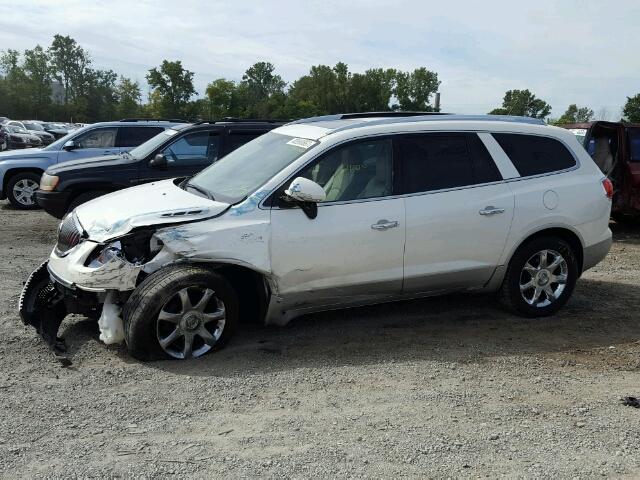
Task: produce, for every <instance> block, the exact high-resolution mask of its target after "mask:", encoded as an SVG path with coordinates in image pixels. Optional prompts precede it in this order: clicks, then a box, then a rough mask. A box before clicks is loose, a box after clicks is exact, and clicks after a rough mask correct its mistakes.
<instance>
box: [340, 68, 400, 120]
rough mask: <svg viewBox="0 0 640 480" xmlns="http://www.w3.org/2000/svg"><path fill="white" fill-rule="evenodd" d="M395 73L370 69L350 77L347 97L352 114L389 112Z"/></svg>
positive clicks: (389, 70)
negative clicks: (349, 100) (348, 97)
mask: <svg viewBox="0 0 640 480" xmlns="http://www.w3.org/2000/svg"><path fill="white" fill-rule="evenodd" d="M396 75H397V72H396V70H394V69H392V68H388V69H386V70H385V69H383V68H371V69H369V70H366V71H365V72H364V73H354V74H353V75H352V76H351V82H350V86H349V94H350V95H349V96H350V98H351V102H352V104H351V107H353V108H352V109H353V111H354V112H375V111H387V110H391V107H390V105H389V103H390V101H391V96H392V95H393V92H394V89H395V78H396Z"/></svg>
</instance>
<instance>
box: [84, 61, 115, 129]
mask: <svg viewBox="0 0 640 480" xmlns="http://www.w3.org/2000/svg"><path fill="white" fill-rule="evenodd" d="M117 80H118V75H117V74H116V72H114V71H113V70H92V69H87V70H86V71H85V74H84V81H85V85H84V86H83V89H84V91H85V95H84V99H85V100H86V104H85V105H84V108H83V109H82V110H79V111H78V113H77V115H79V119H81V120H84V121H90V120H91V121H96V120H98V121H104V120H113V119H114V118H115V116H116V111H117V108H118V97H117V92H116V81H117Z"/></svg>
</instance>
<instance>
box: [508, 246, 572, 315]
mask: <svg viewBox="0 0 640 480" xmlns="http://www.w3.org/2000/svg"><path fill="white" fill-rule="evenodd" d="M568 272H569V267H568V266H567V261H566V260H565V259H564V257H563V256H562V255H561V254H560V253H558V252H556V251H555V250H541V251H539V252H538V253H535V254H533V255H532V256H531V257H530V258H529V260H527V262H526V263H525V264H524V267H523V269H522V272H521V273H520V294H521V295H522V298H524V300H525V302H527V303H528V304H529V305H531V306H533V307H537V308H542V307H546V306H547V305H551V304H552V303H553V302H554V301H556V300H557V299H558V298H559V297H560V295H562V292H563V291H564V289H565V287H566V285H567V276H568Z"/></svg>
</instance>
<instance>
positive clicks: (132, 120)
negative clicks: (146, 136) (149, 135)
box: [118, 118, 189, 123]
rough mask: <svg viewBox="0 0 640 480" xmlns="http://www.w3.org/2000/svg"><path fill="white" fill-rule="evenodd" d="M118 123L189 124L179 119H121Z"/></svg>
mask: <svg viewBox="0 0 640 480" xmlns="http://www.w3.org/2000/svg"><path fill="white" fill-rule="evenodd" d="M118 121H119V122H174V123H189V122H188V121H187V120H182V119H181V118H123V119H122V120H118Z"/></svg>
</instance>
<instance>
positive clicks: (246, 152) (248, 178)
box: [189, 132, 317, 203]
mask: <svg viewBox="0 0 640 480" xmlns="http://www.w3.org/2000/svg"><path fill="white" fill-rule="evenodd" d="M315 145H317V142H316V141H313V140H308V139H306V138H294V137H289V136H287V135H282V134H280V133H275V132H269V133H265V134H264V135H262V136H260V137H258V138H256V139H255V140H252V141H250V142H249V143H246V144H244V145H243V146H242V147H240V148H238V149H237V150H234V151H233V152H231V153H230V154H229V155H227V156H226V157H224V158H222V159H221V160H219V161H218V162H216V163H214V164H213V165H211V166H210V167H208V168H206V169H204V170H203V171H202V172H200V173H199V174H197V175H196V176H195V177H193V178H192V179H191V180H189V184H192V185H195V186H196V187H200V188H202V189H205V190H207V191H208V192H210V193H211V195H212V196H213V198H214V199H215V200H220V201H223V202H227V203H237V202H239V201H241V200H243V199H244V198H245V197H247V196H248V195H249V194H251V193H253V192H254V191H255V190H256V189H257V188H258V187H260V186H261V185H264V184H265V183H266V182H267V181H269V180H270V179H271V178H272V177H273V176H274V175H276V174H277V173H278V172H280V171H281V170H282V169H283V168H285V167H286V166H288V165H290V164H291V163H292V162H293V161H295V160H296V159H297V158H298V157H300V156H301V155H302V154H304V153H306V152H307V151H308V150H309V149H310V148H312V147H313V146H315Z"/></svg>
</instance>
